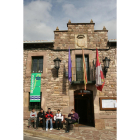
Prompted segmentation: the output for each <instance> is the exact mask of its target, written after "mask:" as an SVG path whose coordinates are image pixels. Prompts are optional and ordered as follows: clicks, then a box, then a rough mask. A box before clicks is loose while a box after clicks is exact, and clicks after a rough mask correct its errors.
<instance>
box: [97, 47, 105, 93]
mask: <svg viewBox="0 0 140 140" xmlns="http://www.w3.org/2000/svg"><path fill="white" fill-rule="evenodd" d="M104 84H105V80H104V75H103V71H102V67H101V63H100V60H99V54H98V50H97V48H96V88H97V89H98V90H100V91H102V89H103V86H104Z"/></svg>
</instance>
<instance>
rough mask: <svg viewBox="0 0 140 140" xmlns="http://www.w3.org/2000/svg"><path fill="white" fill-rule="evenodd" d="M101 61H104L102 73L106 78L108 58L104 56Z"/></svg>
mask: <svg viewBox="0 0 140 140" xmlns="http://www.w3.org/2000/svg"><path fill="white" fill-rule="evenodd" d="M103 62H104V75H105V78H106V73H107V70H108V68H109V63H110V59H108V58H107V57H105V59H103Z"/></svg>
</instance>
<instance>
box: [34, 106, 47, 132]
mask: <svg viewBox="0 0 140 140" xmlns="http://www.w3.org/2000/svg"><path fill="white" fill-rule="evenodd" d="M40 121H42V123H43V130H44V129H45V114H44V111H43V109H42V108H41V109H40V112H39V113H38V115H37V122H36V128H37V129H38V124H39V122H40Z"/></svg>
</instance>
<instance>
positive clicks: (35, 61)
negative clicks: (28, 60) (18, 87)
mask: <svg viewBox="0 0 140 140" xmlns="http://www.w3.org/2000/svg"><path fill="white" fill-rule="evenodd" d="M32 73H43V56H42V57H32Z"/></svg>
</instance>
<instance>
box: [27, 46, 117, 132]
mask: <svg viewBox="0 0 140 140" xmlns="http://www.w3.org/2000/svg"><path fill="white" fill-rule="evenodd" d="M36 51H37V50H36V49H33V50H24V64H25V65H24V87H25V88H24V112H28V114H29V111H28V104H29V99H28V98H29V92H30V91H29V90H30V82H31V76H26V65H27V63H28V56H29V54H30V53H34V52H36ZM38 51H39V52H46V55H47V57H46V58H47V65H46V68H45V69H46V72H47V76H46V77H42V78H41V91H42V90H44V92H43V93H42V96H43V98H42V105H43V108H44V109H45V111H46V110H47V108H48V107H50V108H51V109H52V111H53V112H56V110H57V109H61V111H62V112H63V114H64V115H67V113H68V112H70V109H72V108H74V91H75V90H78V89H83V88H84V86H83V85H71V86H70V85H69V83H68V79H67V78H66V77H65V75H64V74H65V73H64V72H65V70H67V69H68V52H66V51H65V52H64V51H52V50H47V48H46V49H41V48H40V49H39V50H38ZM90 54H93V56H94V57H92V58H91V60H90V61H93V60H94V59H95V51H92V50H90ZM99 56H100V62H101V65H102V67H103V62H102V59H104V58H105V57H106V56H107V57H108V58H110V59H111V61H110V67H109V69H108V72H107V75H106V78H105V85H104V88H103V91H102V92H100V91H97V90H96V87H95V86H94V85H87V89H89V90H92V91H93V94H94V100H93V103H94V114H95V126H96V128H98V129H103V128H111V127H112V121H114V124H115V121H116V111H100V106H99V97H116V96H117V91H116V79H117V77H116V73H117V72H116V49H115V48H110V50H108V51H107V50H106V51H99ZM57 57H59V58H60V59H61V63H60V69H59V75H58V78H57V71H56V69H55V68H54V62H53V60H54V59H55V58H57ZM71 57H73V56H71ZM73 61H74V60H73ZM27 89H28V91H27ZM101 124H102V125H101ZM113 128H115V126H114V125H113V127H112V129H113Z"/></svg>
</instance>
